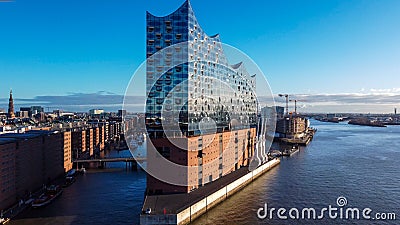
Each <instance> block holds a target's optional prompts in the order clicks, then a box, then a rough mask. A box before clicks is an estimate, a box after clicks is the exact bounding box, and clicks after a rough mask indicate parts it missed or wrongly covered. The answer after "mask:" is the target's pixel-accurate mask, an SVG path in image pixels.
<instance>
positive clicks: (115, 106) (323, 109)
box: [0, 91, 400, 114]
mask: <svg viewBox="0 0 400 225" xmlns="http://www.w3.org/2000/svg"><path fill="white" fill-rule="evenodd" d="M355 96H356V98H354V97H355ZM7 97H8V96H7ZM131 97H133V98H136V99H137V101H135V105H134V108H135V109H136V110H135V112H139V111H140V110H138V109H141V108H144V96H131ZM123 98H124V96H123V95H118V94H114V93H110V92H104V91H102V92H97V93H71V94H70V95H65V96H44V95H42V96H37V97H35V98H31V99H29V98H18V95H17V93H15V92H13V99H14V109H15V111H16V112H17V111H20V108H21V107H30V106H42V107H43V108H44V110H45V111H46V112H52V111H53V110H65V111H66V112H88V111H89V110H90V109H104V110H105V111H107V112H117V111H118V110H120V109H122V108H123V106H122V102H123ZM289 98H291V99H298V100H299V101H298V102H297V112H299V113H326V114H328V113H337V114H341V113H343V114H345V113H362V114H368V113H370V114H394V109H395V108H396V109H399V110H400V103H399V107H397V106H396V105H395V104H394V102H395V101H396V100H397V99H400V96H399V95H387V94H348V93H347V94H320V95H307V94H289ZM274 99H275V105H276V106H282V107H286V104H285V99H284V98H280V97H278V95H277V94H274ZM300 99H301V100H300ZM340 101H342V103H341V102H340ZM368 101H375V102H370V104H367V103H365V102H368ZM346 103H347V104H346ZM326 104H328V105H326ZM355 108H357V110H355ZM372 108H375V109H376V110H368V109H372ZM1 109H2V110H3V111H5V112H7V109H8V98H2V97H1V96H0V110H1ZM289 111H294V103H293V102H289ZM143 112H144V110H143ZM399 113H400V111H399Z"/></svg>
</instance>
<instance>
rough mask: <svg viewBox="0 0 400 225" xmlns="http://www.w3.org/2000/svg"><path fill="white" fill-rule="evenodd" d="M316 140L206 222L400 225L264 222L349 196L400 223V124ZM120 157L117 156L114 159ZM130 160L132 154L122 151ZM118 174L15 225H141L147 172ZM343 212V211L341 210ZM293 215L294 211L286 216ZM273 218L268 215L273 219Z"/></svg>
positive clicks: (80, 187) (332, 131) (100, 176)
mask: <svg viewBox="0 0 400 225" xmlns="http://www.w3.org/2000/svg"><path fill="white" fill-rule="evenodd" d="M311 125H312V126H313V127H315V128H317V129H318V132H317V133H316V135H315V138H314V140H313V142H312V143H311V144H310V145H309V146H308V147H307V148H305V149H303V150H301V151H299V152H298V153H296V154H294V155H293V156H292V157H290V158H282V161H281V164H280V165H279V166H278V167H276V168H274V169H273V170H271V171H270V172H268V173H267V174H265V175H263V176H262V177H260V178H259V179H257V180H256V181H255V182H253V183H251V184H250V185H249V186H247V187H246V188H244V189H243V190H242V191H240V192H238V193H237V194H236V195H234V196H232V197H231V198H229V199H227V200H226V201H225V202H223V203H221V204H219V205H218V206H217V207H215V208H213V209H211V210H210V211H209V212H208V213H206V214H205V215H203V216H202V217H201V218H200V219H198V220H196V221H195V222H193V224H195V225H199V224H400V221H399V219H397V220H396V221H376V220H375V221H372V220H369V221H368V220H355V219H349V220H342V219H339V218H336V219H329V216H328V214H327V213H325V214H324V215H325V217H324V219H322V220H309V219H306V220H302V219H299V220H294V219H287V220H280V219H278V217H277V214H276V212H275V214H274V217H273V218H274V219H272V220H271V219H268V217H267V218H266V219H264V220H260V219H258V218H257V210H258V209H259V208H260V207H263V206H264V203H267V204H268V208H272V207H274V208H281V207H283V208H285V209H287V210H290V209H291V208H292V207H295V208H297V209H300V213H301V209H302V208H310V207H313V208H315V209H316V210H317V213H318V215H319V214H320V213H319V211H320V210H321V209H322V208H324V207H328V206H329V205H332V207H338V206H337V203H336V200H337V198H338V197H339V196H344V197H345V198H346V200H347V205H346V206H344V209H346V207H352V208H354V207H357V208H359V209H360V211H362V209H364V208H367V207H368V208H371V209H372V213H371V214H370V215H371V216H374V215H375V214H374V213H376V212H394V213H396V216H398V217H400V210H399V209H400V126H389V127H387V128H380V127H365V126H355V125H347V124H344V123H340V124H335V123H323V122H319V121H314V120H313V121H312V123H311ZM113 154H116V153H113ZM119 154H120V155H119V156H121V154H129V152H128V151H125V152H122V153H119ZM110 166H113V167H115V168H107V169H105V170H90V171H89V172H88V173H87V174H85V175H83V176H80V177H78V180H77V182H76V183H74V184H73V185H72V186H70V187H68V188H66V189H65V190H64V193H63V194H62V196H61V197H60V198H58V199H57V200H55V201H54V202H53V203H52V204H50V205H49V206H46V207H45V208H42V209H30V210H28V211H26V212H24V213H23V214H22V215H20V216H19V218H17V219H16V220H14V221H12V223H10V224H13V225H23V224H27V225H31V224H35V225H36V224H49V225H52V224H82V225H85V224H121V225H122V224H137V223H138V221H139V217H138V215H139V213H140V210H141V205H142V202H143V193H144V190H145V183H146V182H145V181H146V178H145V173H144V172H142V171H139V172H131V171H125V163H120V164H110ZM342 208H343V207H342ZM286 215H288V214H287V212H286ZM268 216H269V215H268Z"/></svg>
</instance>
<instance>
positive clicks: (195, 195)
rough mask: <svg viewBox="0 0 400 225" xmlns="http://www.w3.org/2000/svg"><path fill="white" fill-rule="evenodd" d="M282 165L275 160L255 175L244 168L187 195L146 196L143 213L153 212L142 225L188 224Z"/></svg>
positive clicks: (257, 170)
mask: <svg viewBox="0 0 400 225" xmlns="http://www.w3.org/2000/svg"><path fill="white" fill-rule="evenodd" d="M279 163H280V159H278V158H275V159H273V160H271V161H268V162H266V163H265V164H263V165H261V166H259V167H258V168H257V169H255V170H254V171H251V172H249V171H248V168H247V167H242V168H240V169H239V170H236V171H235V172H232V173H230V174H228V175H226V176H224V177H222V178H220V179H218V180H216V181H214V182H212V183H209V184H206V185H205V186H204V187H201V188H199V189H197V190H194V191H193V192H191V193H187V194H173V195H150V196H146V198H145V201H144V204H143V208H142V212H145V211H151V212H150V213H147V214H145V213H142V214H141V215H140V224H141V225H156V224H171V225H181V224H188V223H190V222H192V221H193V220H195V219H196V218H198V217H199V216H201V215H202V214H204V213H205V212H207V211H208V210H209V209H211V208H212V207H214V206H215V205H217V204H218V203H220V202H222V201H224V200H225V199H227V198H228V197H230V196H231V195H233V194H234V193H236V192H237V191H238V190H239V189H240V188H241V187H244V186H246V185H247V184H248V183H250V182H252V181H253V180H255V179H256V178H257V177H259V176H260V175H262V174H264V173H265V172H267V171H269V170H270V169H272V168H273V167H275V166H276V165H278V164H279ZM149 209H150V210H149Z"/></svg>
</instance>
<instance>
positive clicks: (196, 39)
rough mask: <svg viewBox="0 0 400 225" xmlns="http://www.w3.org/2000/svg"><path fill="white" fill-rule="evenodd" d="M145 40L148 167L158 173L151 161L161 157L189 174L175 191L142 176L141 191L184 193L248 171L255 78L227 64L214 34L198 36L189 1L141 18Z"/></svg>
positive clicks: (200, 32)
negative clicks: (161, 13) (144, 20)
mask: <svg viewBox="0 0 400 225" xmlns="http://www.w3.org/2000/svg"><path fill="white" fill-rule="evenodd" d="M146 40H147V65H146V77H147V79H146V85H147V88H146V90H147V102H146V129H147V131H148V134H149V136H150V141H151V143H152V145H153V146H154V147H155V149H156V150H157V151H155V153H152V151H150V150H149V147H148V156H147V157H148V159H149V160H150V161H149V162H148V165H147V167H148V169H149V170H150V171H157V170H162V169H163V168H158V167H160V164H157V163H152V161H151V158H152V157H154V158H157V156H156V155H157V154H161V155H162V156H164V158H166V159H168V160H169V161H171V162H174V163H176V164H179V165H183V166H186V167H187V168H188V169H187V171H185V172H183V174H178V175H177V176H179V177H181V178H180V179H181V181H182V182H181V185H174V184H170V183H168V182H164V181H160V180H159V179H158V177H157V178H156V177H153V176H152V175H148V179H147V193H148V194H150V195H151V194H167V193H187V192H190V191H192V190H194V189H197V188H199V187H201V186H203V185H204V184H206V183H208V182H212V181H215V180H217V179H219V178H221V177H223V176H225V175H227V174H228V173H231V172H233V171H235V170H237V169H239V168H240V167H242V166H247V165H249V163H250V159H251V157H252V156H253V154H254V143H255V137H256V123H257V122H256V121H257V102H256V96H255V87H256V86H255V85H256V82H255V81H256V78H255V75H251V74H249V73H248V72H247V71H246V69H245V67H244V65H243V63H241V62H239V63H236V64H234V65H231V64H229V63H228V59H227V57H226V56H225V54H224V51H223V46H222V43H221V41H220V37H219V35H213V36H208V35H207V34H206V33H205V32H204V31H203V29H202V28H201V27H200V25H199V23H198V22H197V20H196V17H195V15H194V13H193V10H192V8H191V6H190V2H189V1H186V2H185V3H184V4H183V5H182V6H181V7H180V8H178V9H177V10H176V11H175V12H173V13H171V14H170V15H167V16H164V17H157V16H154V15H152V14H150V13H147V38H146ZM176 143H180V144H179V146H177V145H176ZM148 146H149V144H148ZM191 168H192V169H191ZM182 184H183V185H182Z"/></svg>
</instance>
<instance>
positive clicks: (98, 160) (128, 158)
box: [72, 157, 146, 163]
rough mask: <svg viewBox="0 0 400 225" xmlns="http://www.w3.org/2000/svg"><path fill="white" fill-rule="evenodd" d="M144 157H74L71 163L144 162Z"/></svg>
mask: <svg viewBox="0 0 400 225" xmlns="http://www.w3.org/2000/svg"><path fill="white" fill-rule="evenodd" d="M144 161H146V158H144V157H142V158H133V157H118V158H101V159H75V160H72V162H73V163H91V162H99V163H102V162H144Z"/></svg>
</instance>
